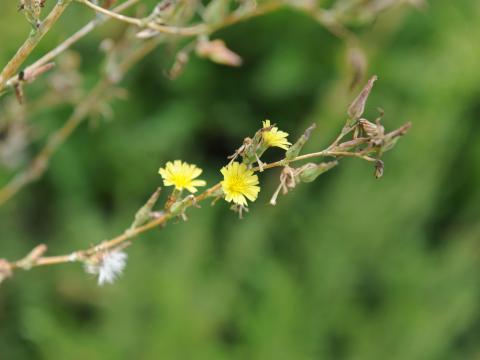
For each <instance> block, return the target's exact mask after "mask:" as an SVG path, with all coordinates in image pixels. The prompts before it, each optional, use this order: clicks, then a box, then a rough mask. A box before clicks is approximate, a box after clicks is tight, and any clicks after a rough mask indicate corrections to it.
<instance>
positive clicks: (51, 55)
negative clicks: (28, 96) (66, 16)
mask: <svg viewBox="0 0 480 360" xmlns="http://www.w3.org/2000/svg"><path fill="white" fill-rule="evenodd" d="M138 1H139V0H127V1H125V2H124V3H123V4H120V5H118V6H117V7H116V8H115V9H114V11H116V12H121V11H124V10H126V9H128V8H129V7H131V6H133V5H135V4H136V3H138ZM110 19H111V18H110V17H108V16H102V17H97V18H95V19H94V20H92V21H90V22H89V23H87V24H86V25H85V26H83V27H82V28H81V29H80V30H78V31H77V32H76V33H74V34H73V35H71V36H70V37H69V38H67V39H66V40H64V41H63V42H62V43H61V44H59V45H58V46H57V47H56V48H54V49H53V50H51V51H49V52H48V53H46V54H45V55H43V56H42V57H41V58H40V59H38V60H37V61H35V62H34V63H33V64H31V65H30V66H28V67H27V68H26V69H25V72H26V73H28V72H30V71H32V70H34V69H37V68H39V67H41V66H43V65H45V64H47V63H49V62H51V61H52V60H53V59H55V58H56V57H57V56H58V55H60V54H61V53H62V52H64V51H65V50H67V49H69V48H70V47H71V46H72V45H73V44H75V43H76V42H78V41H79V40H81V39H82V38H83V37H85V36H86V35H88V34H89V33H90V32H92V31H93V30H94V29H95V28H97V27H98V26H99V25H101V24H103V23H105V22H106V21H109V20H110ZM18 82H19V78H18V75H15V76H12V77H11V78H10V79H9V80H8V81H7V84H6V85H7V86H14V85H16V84H18Z"/></svg>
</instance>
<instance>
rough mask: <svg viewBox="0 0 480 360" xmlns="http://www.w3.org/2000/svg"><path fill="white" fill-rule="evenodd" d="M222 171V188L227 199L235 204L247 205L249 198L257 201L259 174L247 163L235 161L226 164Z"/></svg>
mask: <svg viewBox="0 0 480 360" xmlns="http://www.w3.org/2000/svg"><path fill="white" fill-rule="evenodd" d="M220 172H221V173H222V175H223V181H222V189H223V192H224V193H225V200H227V201H228V202H231V201H233V202H234V203H235V204H238V205H243V206H247V200H246V199H245V198H247V199H248V200H250V201H255V199H256V198H257V196H258V193H259V192H260V187H259V186H257V185H258V176H257V175H255V174H254V173H253V171H252V170H250V169H248V168H247V166H246V165H245V164H240V163H238V162H236V161H235V162H233V163H231V164H228V165H227V166H224V167H223V168H222V170H220Z"/></svg>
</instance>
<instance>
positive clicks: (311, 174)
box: [298, 161, 338, 183]
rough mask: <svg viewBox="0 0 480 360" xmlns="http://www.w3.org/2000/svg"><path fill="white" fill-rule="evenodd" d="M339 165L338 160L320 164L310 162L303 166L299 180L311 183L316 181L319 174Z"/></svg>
mask: <svg viewBox="0 0 480 360" xmlns="http://www.w3.org/2000/svg"><path fill="white" fill-rule="evenodd" d="M337 165H338V161H329V162H324V163H320V164H314V163H308V164H306V165H304V166H302V168H301V171H300V174H299V175H298V177H299V180H300V181H301V182H304V183H309V182H312V181H314V180H315V179H316V178H317V177H318V176H320V175H321V174H323V173H325V172H327V171H328V170H330V169H331V168H333V167H335V166H337Z"/></svg>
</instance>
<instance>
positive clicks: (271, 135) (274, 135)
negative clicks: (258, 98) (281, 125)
mask: <svg viewBox="0 0 480 360" xmlns="http://www.w3.org/2000/svg"><path fill="white" fill-rule="evenodd" d="M268 127H270V120H265V121H263V128H264V129H265V128H268ZM287 136H288V133H286V132H285V131H280V130H278V128H277V127H276V126H274V127H272V128H271V129H270V130H267V131H263V132H262V138H263V142H264V143H265V145H267V146H268V147H273V146H276V147H279V148H282V149H284V150H287V149H288V147H289V146H290V145H292V144H291V143H290V142H288V140H287Z"/></svg>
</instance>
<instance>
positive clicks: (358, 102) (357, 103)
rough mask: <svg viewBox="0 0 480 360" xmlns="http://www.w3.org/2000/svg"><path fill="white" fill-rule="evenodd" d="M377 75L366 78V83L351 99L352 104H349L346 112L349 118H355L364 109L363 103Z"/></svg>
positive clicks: (359, 115)
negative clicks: (353, 98)
mask: <svg viewBox="0 0 480 360" xmlns="http://www.w3.org/2000/svg"><path fill="white" fill-rule="evenodd" d="M377 79H378V77H377V75H374V76H372V77H371V78H370V80H368V82H367V85H365V87H364V88H363V89H362V91H360V94H359V95H358V96H357V97H356V98H355V100H353V102H352V104H351V105H350V106H349V108H348V111H347V114H348V116H349V118H350V119H352V120H357V119H359V118H360V117H361V116H362V115H363V112H364V111H365V104H366V103H367V99H368V96H369V95H370V92H371V91H372V88H373V84H374V83H375V81H377Z"/></svg>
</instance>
